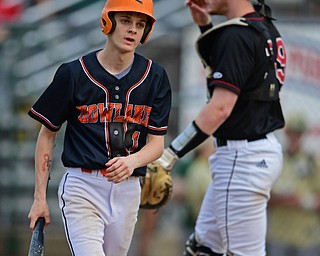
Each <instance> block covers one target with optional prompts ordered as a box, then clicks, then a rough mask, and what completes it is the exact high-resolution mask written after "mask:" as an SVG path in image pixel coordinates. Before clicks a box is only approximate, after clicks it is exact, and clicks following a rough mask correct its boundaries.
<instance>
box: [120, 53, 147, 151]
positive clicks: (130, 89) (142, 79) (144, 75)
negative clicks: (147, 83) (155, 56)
mask: <svg viewBox="0 0 320 256" xmlns="http://www.w3.org/2000/svg"><path fill="white" fill-rule="evenodd" d="M151 64H152V61H151V60H149V59H148V65H147V68H146V70H145V72H144V74H143V76H142V77H141V79H140V80H139V81H138V82H137V83H135V84H134V85H133V86H131V87H130V88H129V90H128V91H127V94H126V102H125V113H127V111H128V105H129V101H130V94H131V92H132V91H133V90H134V89H135V88H137V87H138V86H140V85H141V84H142V83H143V81H144V80H145V79H146V77H147V76H148V74H149V72H150V68H151ZM127 129H128V128H127V122H124V123H123V130H124V133H123V134H124V135H125V134H126V132H127ZM127 154H130V151H129V150H127Z"/></svg>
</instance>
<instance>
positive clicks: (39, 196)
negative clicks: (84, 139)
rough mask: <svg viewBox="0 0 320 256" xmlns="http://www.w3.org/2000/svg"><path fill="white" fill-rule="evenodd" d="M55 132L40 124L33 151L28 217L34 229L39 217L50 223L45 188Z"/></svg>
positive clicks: (31, 227) (47, 223)
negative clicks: (32, 190) (30, 200)
mask: <svg viewBox="0 0 320 256" xmlns="http://www.w3.org/2000/svg"><path fill="white" fill-rule="evenodd" d="M55 140H56V132H52V131H50V130H49V129H48V128H46V127H45V126H44V125H42V126H41V129H40V132H39V135H38V140H37V144H36V152H35V191H34V201H33V204H32V207H31V209H30V212H29V215H28V218H29V219H30V229H32V230H33V229H34V227H35V223H36V221H37V220H38V218H39V217H44V218H45V223H46V225H49V224H50V213H49V207H48V204H47V200H46V194H47V193H46V188H47V182H48V179H49V173H50V170H51V163H52V156H53V151H54V147H55Z"/></svg>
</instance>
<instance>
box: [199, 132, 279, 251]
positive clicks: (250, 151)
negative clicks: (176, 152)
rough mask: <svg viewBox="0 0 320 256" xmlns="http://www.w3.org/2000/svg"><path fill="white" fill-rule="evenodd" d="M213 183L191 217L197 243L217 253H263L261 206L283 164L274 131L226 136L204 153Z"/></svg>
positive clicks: (267, 197) (265, 219)
mask: <svg viewBox="0 0 320 256" xmlns="http://www.w3.org/2000/svg"><path fill="white" fill-rule="evenodd" d="M209 163H210V170H211V174H212V182H211V183H210V185H209V188H208V190H207V192H206V195H205V198H204V200H203V203H202V206H201V210H200V213H199V216H198V219H197V222H196V227H195V232H196V233H197V235H198V238H199V242H200V244H202V245H205V246H207V247H209V248H211V249H212V250H213V251H214V252H216V253H221V254H223V253H227V252H229V253H230V255H233V256H264V255H266V252H265V237H266V224H267V217H266V208H267V201H268V199H269V197H270V190H271V188H272V185H273V184H274V183H275V181H276V180H277V179H278V177H279V176H280V174H281V169H282V148H281V145H280V144H279V143H278V141H277V139H276V138H275V136H274V135H273V133H272V134H268V135H267V138H266V139H261V140H257V141H252V142H248V141H246V140H241V141H228V143H227V145H226V146H222V147H217V151H216V153H215V154H213V155H212V156H210V158H209Z"/></svg>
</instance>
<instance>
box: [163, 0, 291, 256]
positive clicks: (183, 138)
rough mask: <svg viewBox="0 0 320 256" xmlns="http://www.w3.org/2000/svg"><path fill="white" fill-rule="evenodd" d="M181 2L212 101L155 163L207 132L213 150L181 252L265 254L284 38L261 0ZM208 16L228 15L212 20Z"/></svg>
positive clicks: (169, 161) (278, 163)
mask: <svg viewBox="0 0 320 256" xmlns="http://www.w3.org/2000/svg"><path fill="white" fill-rule="evenodd" d="M186 5H187V6H188V7H189V9H190V11H191V15H192V17H193V19H194V22H195V23H196V24H197V25H199V26H200V30H201V32H202V34H201V36H200V37H199V39H198V40H197V44H196V46H197V51H198V53H199V56H200V58H201V60H202V62H203V64H204V67H205V71H206V75H207V88H208V95H209V99H208V102H207V104H206V105H205V106H204V107H203V108H202V109H201V110H200V112H199V114H198V115H197V116H196V117H195V120H194V121H193V122H192V123H191V124H190V125H189V126H188V127H187V128H186V129H185V130H184V131H183V132H182V133H181V134H180V135H178V137H177V138H175V139H174V140H173V141H172V143H171V145H170V146H169V147H168V148H166V149H165V151H164V154H163V155H162V157H161V158H160V159H159V160H158V161H159V162H160V163H161V164H162V165H163V167H164V168H167V169H170V168H172V165H173V164H174V162H175V161H176V160H177V159H179V158H181V157H183V156H184V155H185V154H186V153H187V152H189V151H190V150H192V149H194V148H195V147H196V146H198V145H199V144H201V143H202V142H203V141H204V140H206V139H207V138H208V136H210V135H213V136H214V137H215V146H216V149H217V150H216V153H215V154H213V155H211V156H210V157H209V163H210V171H211V175H212V182H211V183H210V185H209V187H208V190H207V192H206V195H205V197H204V200H203V202H202V206H201V209H200V212H199V215H198V218H197V221H196V226H195V231H194V233H193V234H192V235H191V236H190V238H189V239H188V241H187V242H186V247H185V252H184V255H185V256H191V255H211V256H217V255H226V254H227V255H233V256H263V255H265V254H266V252H265V236H266V208H267V202H268V199H269V197H270V190H271V187H272V185H273V184H274V182H275V181H276V180H277V178H278V177H279V175H280V173H281V168H282V148H281V145H280V144H279V143H278V141H277V139H276V137H275V135H274V133H273V132H274V131H275V130H277V129H280V128H282V127H283V126H284V118H283V114H282V109H281V105H280V99H279V91H280V88H281V86H282V85H283V82H284V75H285V65H286V55H285V49H284V43H283V40H282V38H281V36H280V34H279V33H278V31H277V29H276V28H275V26H274V25H273V23H272V17H271V10H270V8H269V7H268V6H267V5H266V4H265V3H264V1H263V0H261V1H259V2H256V3H255V4H254V5H253V4H252V3H251V2H250V1H249V0H236V1H235V0H206V1H203V0H187V1H186ZM210 15H223V16H225V17H226V18H227V21H226V22H223V23H221V24H218V25H216V26H213V25H212V23H211V17H210Z"/></svg>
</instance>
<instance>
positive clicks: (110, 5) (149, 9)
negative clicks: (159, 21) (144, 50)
mask: <svg viewBox="0 0 320 256" xmlns="http://www.w3.org/2000/svg"><path fill="white" fill-rule="evenodd" d="M112 12H138V13H143V14H145V15H147V16H148V21H147V26H146V27H145V29H144V34H143V36H142V38H141V41H140V42H141V43H142V44H143V43H145V42H146V40H147V39H148V37H149V36H150V34H151V31H152V29H153V24H154V22H155V21H156V19H155V17H153V2H152V0H107V2H106V4H105V6H104V8H103V10H102V14H101V21H100V23H101V28H102V32H103V33H104V34H105V35H108V34H110V33H112V32H113V30H114V29H115V26H116V24H115V20H114V18H113V17H112V15H110V13H112Z"/></svg>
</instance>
